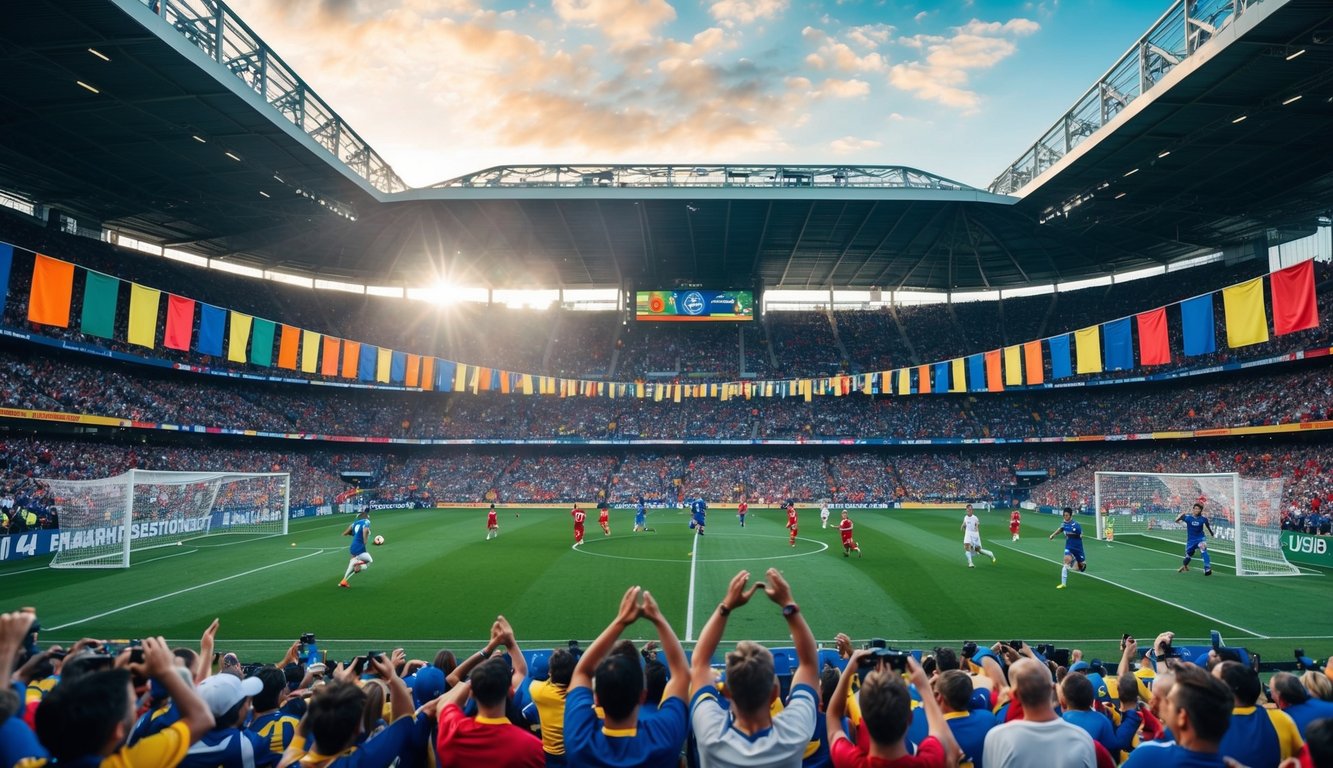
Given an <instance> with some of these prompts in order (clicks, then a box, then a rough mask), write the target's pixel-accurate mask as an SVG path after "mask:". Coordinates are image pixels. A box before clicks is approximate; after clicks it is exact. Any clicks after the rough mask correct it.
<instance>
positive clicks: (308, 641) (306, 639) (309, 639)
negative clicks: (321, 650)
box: [301, 632, 315, 645]
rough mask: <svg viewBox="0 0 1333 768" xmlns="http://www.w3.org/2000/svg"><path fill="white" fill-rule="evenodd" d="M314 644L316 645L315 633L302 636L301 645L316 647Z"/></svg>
mask: <svg viewBox="0 0 1333 768" xmlns="http://www.w3.org/2000/svg"><path fill="white" fill-rule="evenodd" d="M314 644H315V633H314V632H307V633H305V634H304V635H301V645H314Z"/></svg>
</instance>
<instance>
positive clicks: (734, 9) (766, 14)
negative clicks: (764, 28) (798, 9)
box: [708, 0, 788, 26]
mask: <svg viewBox="0 0 1333 768" xmlns="http://www.w3.org/2000/svg"><path fill="white" fill-rule="evenodd" d="M787 5H788V0H717V2H714V3H713V4H712V5H710V6H709V7H708V13H709V14H711V15H712V17H713V18H714V19H717V20H718V21H719V22H721V23H723V24H726V25H727V26H734V25H736V24H753V23H755V22H756V21H759V20H761V19H776V18H777V17H779V16H781V15H782V14H783V13H785V12H786V10H787Z"/></svg>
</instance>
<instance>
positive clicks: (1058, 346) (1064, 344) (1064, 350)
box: [1046, 333, 1074, 379]
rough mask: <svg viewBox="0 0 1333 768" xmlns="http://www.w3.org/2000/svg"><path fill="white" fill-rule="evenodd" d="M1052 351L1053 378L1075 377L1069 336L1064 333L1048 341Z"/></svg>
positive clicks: (1047, 343)
mask: <svg viewBox="0 0 1333 768" xmlns="http://www.w3.org/2000/svg"><path fill="white" fill-rule="evenodd" d="M1046 345H1047V346H1048V347H1050V349H1051V378H1052V379H1067V378H1069V377H1070V376H1073V375H1074V368H1073V366H1072V365H1070V362H1069V334H1067V333H1062V334H1060V335H1059V336H1052V337H1051V338H1049V339H1047V340H1046Z"/></svg>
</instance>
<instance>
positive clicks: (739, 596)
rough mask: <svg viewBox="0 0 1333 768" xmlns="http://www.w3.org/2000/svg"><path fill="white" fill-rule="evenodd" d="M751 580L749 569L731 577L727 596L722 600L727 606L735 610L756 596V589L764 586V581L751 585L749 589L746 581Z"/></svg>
mask: <svg viewBox="0 0 1333 768" xmlns="http://www.w3.org/2000/svg"><path fill="white" fill-rule="evenodd" d="M749 580H750V572H749V571H741V572H740V573H738V574H736V575H735V576H733V577H731V583H730V584H728V585H727V596H726V597H725V598H723V599H722V602H723V603H724V604H726V606H727V608H729V609H731V610H735V609H737V608H739V607H741V606H742V605H745V604H746V603H748V602H750V598H751V597H753V596H754V593H755V591H756V590H758V589H761V588H762V587H763V586H764V585H763V582H757V583H755V584H753V585H751V587H750V588H749V589H748V590H747V589H746V588H745V583H746V582H748V581H749Z"/></svg>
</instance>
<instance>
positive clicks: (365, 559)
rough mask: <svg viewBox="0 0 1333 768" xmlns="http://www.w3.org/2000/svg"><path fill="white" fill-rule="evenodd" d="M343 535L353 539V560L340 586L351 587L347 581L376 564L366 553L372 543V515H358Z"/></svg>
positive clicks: (367, 513) (339, 583) (364, 513)
mask: <svg viewBox="0 0 1333 768" xmlns="http://www.w3.org/2000/svg"><path fill="white" fill-rule="evenodd" d="M343 535H344V536H351V537H352V546H351V548H350V551H351V553H352V559H351V560H349V561H348V563H347V572H346V573H344V574H343V580H342V581H340V582H338V586H340V587H350V586H351V585H350V584H348V583H347V580H348V579H350V578H352V577H353V576H355V575H356V574H358V573H360V572H361V571H364V570H365V569H367V568H369V567H370V564H371V563H372V562H374V558H372V557H371V556H370V552H368V551H366V545H367V544H369V543H370V513H369V512H362V513H361V514H359V515H357V516H356V520H354V521H353V522H352V524H351V525H349V526H347V530H345V531H343Z"/></svg>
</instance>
